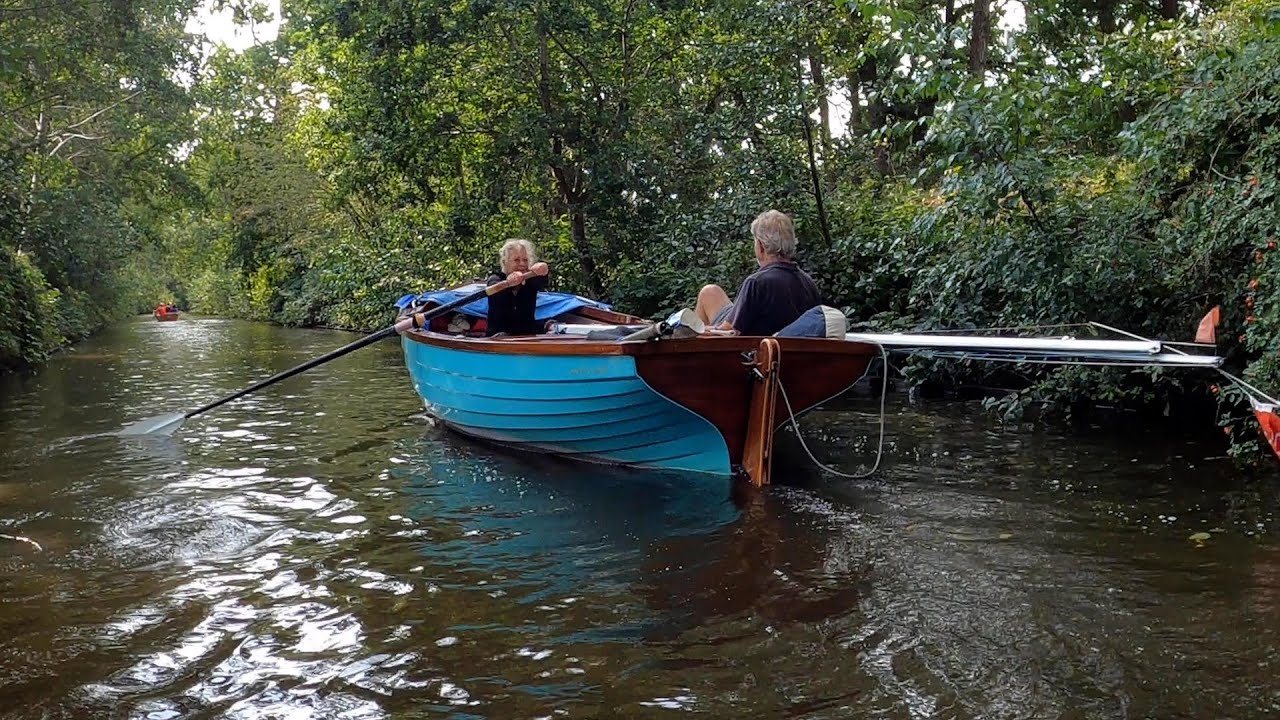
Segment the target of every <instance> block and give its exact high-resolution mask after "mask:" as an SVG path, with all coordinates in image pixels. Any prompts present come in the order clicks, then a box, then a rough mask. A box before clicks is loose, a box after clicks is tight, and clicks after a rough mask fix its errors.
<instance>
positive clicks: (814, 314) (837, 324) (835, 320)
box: [775, 305, 849, 340]
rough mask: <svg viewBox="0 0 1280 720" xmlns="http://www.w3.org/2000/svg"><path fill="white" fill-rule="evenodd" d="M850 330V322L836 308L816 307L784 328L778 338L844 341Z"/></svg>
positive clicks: (777, 335)
mask: <svg viewBox="0 0 1280 720" xmlns="http://www.w3.org/2000/svg"><path fill="white" fill-rule="evenodd" d="M848 328H849V320H848V318H846V317H845V316H844V313H842V312H840V311H839V310H837V309H836V308H833V307H828V306H826V305H815V306H814V307H811V308H809V309H808V310H805V311H804V312H803V313H801V314H800V317H798V318H796V319H795V320H794V321H793V322H792V323H791V324H790V325H788V326H786V327H784V328H782V329H781V330H779V331H778V332H777V333H775V335H776V337H812V338H831V339H833V340H843V339H844V334H845V331H846V330H848Z"/></svg>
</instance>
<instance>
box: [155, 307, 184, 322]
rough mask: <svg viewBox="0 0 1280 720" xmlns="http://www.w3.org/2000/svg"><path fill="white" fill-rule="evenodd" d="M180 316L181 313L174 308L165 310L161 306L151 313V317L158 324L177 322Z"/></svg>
mask: <svg viewBox="0 0 1280 720" xmlns="http://www.w3.org/2000/svg"><path fill="white" fill-rule="evenodd" d="M180 314H181V313H179V312H178V310H177V309H176V308H169V309H165V308H164V307H163V306H162V307H158V308H156V309H155V311H154V312H152V313H151V315H152V316H153V317H155V319H156V320H159V321H160V322H170V321H173V320H177V319H178V316H179V315H180Z"/></svg>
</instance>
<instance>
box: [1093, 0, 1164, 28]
mask: <svg viewBox="0 0 1280 720" xmlns="http://www.w3.org/2000/svg"><path fill="white" fill-rule="evenodd" d="M1161 1H1162V2H1163V1H1164V0H1161ZM1098 31H1099V32H1101V33H1102V34H1104V35H1110V34H1111V33H1113V32H1115V31H1116V0H1098Z"/></svg>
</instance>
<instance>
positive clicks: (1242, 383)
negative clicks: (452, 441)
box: [1090, 322, 1280, 405]
mask: <svg viewBox="0 0 1280 720" xmlns="http://www.w3.org/2000/svg"><path fill="white" fill-rule="evenodd" d="M1090 324H1091V325H1097V326H1098V327H1100V328H1102V329H1104V330H1111V331H1112V332H1118V333H1120V334H1121V335H1129V336H1131V337H1136V338H1140V339H1144V340H1145V339H1146V338H1141V337H1140V336H1138V335H1134V334H1133V333H1131V332H1127V331H1124V330H1120V329H1118V328H1113V327H1109V326H1107V325H1103V324H1102V323H1097V322H1095V323H1090ZM1165 344H1167V345H1187V344H1193V345H1194V344H1198V343H1165ZM1170 349H1171V350H1173V352H1175V353H1178V354H1179V355H1187V354H1189V353H1187V352H1186V351H1184V350H1179V349H1178V348H1176V347H1174V348H1170ZM1217 370H1218V373H1219V374H1221V375H1222V376H1223V377H1225V378H1226V379H1228V380H1230V381H1231V382H1234V383H1236V384H1237V385H1239V386H1241V387H1243V388H1244V389H1245V390H1248V391H1250V392H1252V393H1253V394H1255V395H1257V396H1258V397H1260V398H1262V399H1263V400H1266V401H1267V402H1269V403H1271V404H1272V405H1280V400H1276V399H1275V398H1273V397H1271V396H1270V395H1268V394H1266V393H1264V392H1262V391H1261V390H1259V389H1258V388H1256V387H1254V386H1253V385H1250V384H1249V383H1247V382H1245V381H1244V379H1243V378H1238V377H1236V376H1235V375H1232V374H1231V373H1229V372H1227V371H1226V370H1223V369H1222V368H1217Z"/></svg>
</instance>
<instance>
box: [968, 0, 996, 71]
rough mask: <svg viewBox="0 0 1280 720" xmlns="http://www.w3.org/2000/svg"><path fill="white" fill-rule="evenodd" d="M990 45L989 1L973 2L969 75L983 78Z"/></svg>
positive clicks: (977, 0)
mask: <svg viewBox="0 0 1280 720" xmlns="http://www.w3.org/2000/svg"><path fill="white" fill-rule="evenodd" d="M990 45H991V0H974V2H973V28H972V30H971V32H970V34H969V74H970V75H972V76H974V77H976V78H979V79H981V78H983V77H985V75H986V72H987V50H988V48H989V47H990Z"/></svg>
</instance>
